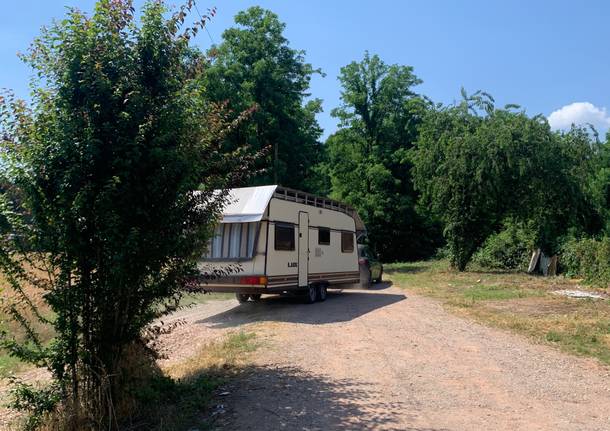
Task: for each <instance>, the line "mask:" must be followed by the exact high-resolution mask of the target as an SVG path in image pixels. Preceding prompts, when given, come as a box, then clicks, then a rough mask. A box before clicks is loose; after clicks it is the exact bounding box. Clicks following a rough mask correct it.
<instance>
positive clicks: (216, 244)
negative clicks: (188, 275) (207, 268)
mask: <svg viewBox="0 0 610 431" xmlns="http://www.w3.org/2000/svg"><path fill="white" fill-rule="evenodd" d="M257 231H258V223H256V222H254V223H221V224H219V225H218V226H216V230H215V231H214V236H213V237H212V239H210V242H209V243H208V252H207V253H206V255H205V256H204V257H205V258H208V259H251V258H252V256H253V255H254V249H255V247H256V245H255V241H256V233H257Z"/></svg>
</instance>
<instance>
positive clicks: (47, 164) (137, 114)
mask: <svg viewBox="0 0 610 431" xmlns="http://www.w3.org/2000/svg"><path fill="white" fill-rule="evenodd" d="M190 5H192V3H190V4H187V6H186V7H183V8H181V9H179V11H178V12H177V13H176V14H174V15H172V16H171V17H169V18H165V17H164V16H165V14H166V12H167V10H166V8H165V6H164V5H163V3H162V2H160V1H150V2H148V3H146V5H145V6H144V8H143V13H142V16H141V24H140V26H139V27H138V25H137V24H136V20H135V18H134V10H133V8H132V7H131V2H130V1H128V0H125V1H114V0H100V1H99V2H98V3H97V5H96V8H95V13H94V14H93V15H92V16H91V17H88V16H86V15H85V14H83V13H82V12H80V11H78V10H76V9H71V10H70V11H69V12H68V15H67V17H66V18H65V19H64V20H62V21H59V22H56V23H54V24H53V25H52V26H51V27H50V28H48V29H44V30H43V32H42V35H41V36H40V37H39V38H37V39H36V40H35V41H34V43H33V44H32V47H31V49H30V51H29V54H28V55H27V56H25V60H26V61H27V62H29V64H30V65H31V66H32V67H33V68H34V70H35V71H36V72H37V74H38V76H39V78H40V79H39V80H38V81H36V82H35V83H34V88H33V91H34V93H33V94H34V97H33V101H32V107H31V108H28V107H27V106H26V105H25V104H24V103H23V102H20V101H18V100H15V99H14V98H13V97H10V96H7V97H4V98H3V99H2V103H1V104H0V120H1V122H0V127H1V134H0V136H1V137H2V138H1V146H2V151H1V153H2V156H3V160H2V163H0V166H1V168H2V171H1V174H2V177H3V178H2V181H3V184H8V186H7V187H5V189H4V192H3V193H2V195H1V199H0V209H1V212H2V217H1V220H2V223H1V224H0V227H1V228H2V231H1V249H0V268H1V269H2V271H3V274H4V276H5V278H6V279H7V280H8V282H9V283H10V285H11V287H12V288H13V289H14V291H15V292H14V298H15V299H14V301H13V302H12V303H8V304H5V306H6V308H7V311H8V312H10V313H11V314H12V315H13V316H14V317H15V318H16V319H17V320H18V321H19V322H20V323H21V324H22V325H23V328H24V333H25V342H23V343H22V342H20V341H19V340H17V339H16V338H15V334H7V333H5V334H3V337H2V341H3V346H4V347H5V348H7V349H9V351H10V352H11V353H12V354H13V355H15V356H17V357H19V358H21V359H23V360H26V361H30V362H33V363H35V364H36V365H38V366H46V367H47V368H48V369H49V370H50V372H51V374H52V376H53V384H52V385H51V386H50V387H49V388H47V389H45V390H42V391H37V390H36V389H34V388H32V387H28V386H21V387H19V393H20V394H21V398H20V399H19V400H18V405H20V406H21V407H26V408H30V409H33V410H34V413H36V414H37V415H34V416H33V417H32V422H31V425H36V420H39V419H40V415H41V414H43V413H44V412H45V411H49V410H53V409H56V410H62V411H64V412H66V413H65V414H64V416H65V418H67V420H69V421H68V422H69V423H66V424H63V425H62V426H61V427H62V429H83V428H87V429H91V428H93V429H114V428H117V427H118V419H117V417H115V414H116V408H118V406H121V403H122V401H123V400H124V399H125V390H124V388H125V387H126V386H128V385H129V383H130V381H131V380H130V379H132V378H133V377H134V376H132V375H130V374H129V370H130V368H129V366H130V363H129V361H130V359H129V358H130V356H133V355H136V356H142V355H145V354H146V352H148V351H149V350H148V349H147V348H146V347H145V346H144V342H143V339H142V337H143V330H144V328H146V327H147V325H148V324H150V323H151V322H152V321H153V319H155V318H156V317H158V316H159V315H160V313H163V312H164V310H167V308H165V307H164V305H166V306H167V307H169V309H172V307H175V306H176V304H177V301H178V300H179V298H180V296H181V294H182V293H183V292H184V291H185V290H188V289H189V288H190V287H191V286H192V281H191V280H192V277H193V276H195V275H197V271H196V267H195V262H196V260H197V258H198V256H200V255H201V254H202V252H203V251H204V249H205V247H206V243H207V240H208V238H209V235H210V229H211V225H212V224H214V223H215V220H216V217H217V215H218V213H219V211H220V209H221V207H222V204H223V203H224V193H220V194H218V193H214V191H213V190H214V189H218V188H220V189H223V188H226V187H228V186H230V185H231V184H232V183H235V182H237V181H241V180H242V179H243V178H242V175H243V172H244V171H247V170H248V166H249V163H250V162H249V159H248V158H244V157H243V155H242V154H243V152H241V153H240V152H239V150H238V151H237V152H234V153H227V154H224V153H223V152H222V151H221V150H222V148H221V142H222V140H223V138H224V134H225V133H226V131H227V130H230V129H231V127H232V123H233V122H235V121H239V118H238V117H237V118H236V117H234V116H231V115H229V114H228V113H226V112H223V111H222V110H219V108H218V107H215V106H214V105H211V104H209V103H208V102H207V101H206V98H205V97H204V96H205V93H204V87H203V86H202V80H201V79H202V78H201V73H202V70H203V66H204V64H205V59H204V57H203V55H202V54H201V53H200V52H198V51H197V50H195V49H193V48H192V47H191V46H190V44H189V42H190V39H191V38H192V36H193V35H194V34H196V32H197V30H198V29H199V28H201V26H203V25H205V21H204V20H205V19H206V18H207V17H204V18H203V19H202V21H201V22H198V23H196V26H195V27H192V28H187V29H185V30H184V31H183V30H181V28H182V27H183V26H182V24H183V22H184V19H185V16H186V14H187V13H188V11H189V7H190ZM236 166H238V167H240V168H239V169H237V168H235V167H236ZM196 190H199V191H198V192H195V191H196ZM24 285H30V286H31V287H33V288H37V289H39V290H41V291H42V295H41V296H42V298H43V300H44V301H46V302H47V303H48V305H49V306H50V308H51V310H52V312H53V315H52V317H49V316H42V315H40V314H39V313H38V311H37V308H36V306H35V305H34V304H33V302H32V301H31V298H30V297H28V295H27V294H26V293H25V291H24ZM24 310H25V311H28V310H29V311H30V314H32V315H33V316H35V317H37V318H39V319H41V320H43V321H45V322H48V323H49V324H50V325H52V326H53V328H54V330H55V332H56V337H55V339H54V340H53V342H52V343H51V344H50V345H48V346H47V345H43V344H42V343H41V342H40V340H39V339H38V337H37V335H36V333H35V332H33V331H32V326H31V324H30V323H29V322H28V321H27V319H26V318H25V317H24V316H25V315H27V313H24V312H23V311H24ZM141 371H142V370H138V372H141Z"/></svg>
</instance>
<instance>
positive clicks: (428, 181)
mask: <svg viewBox="0 0 610 431" xmlns="http://www.w3.org/2000/svg"><path fill="white" fill-rule="evenodd" d="M463 95H464V100H463V101H462V103H460V104H458V105H454V106H448V107H442V106H440V107H437V109H434V110H431V111H429V112H428V114H427V116H426V119H425V121H424V122H423V124H422V126H421V129H420V137H419V140H418V141H417V144H416V146H415V147H414V149H413V153H412V156H413V161H414V163H415V167H414V171H413V175H414V181H415V185H416V187H417V189H418V190H419V191H420V192H421V193H422V203H423V204H424V205H427V206H429V207H430V208H431V210H432V211H433V212H434V213H435V214H437V216H438V217H439V218H440V219H441V220H442V222H443V225H444V235H445V238H446V240H447V243H448V245H449V248H450V251H451V255H452V263H453V265H454V266H455V267H456V268H458V269H459V270H464V269H465V268H466V265H467V264H468V262H469V261H470V259H471V257H472V255H473V254H474V253H475V251H476V250H477V249H478V248H479V247H480V246H481V245H482V244H483V243H484V241H485V240H486V239H487V238H488V237H489V236H490V235H491V234H492V233H494V232H497V231H498V230H499V229H500V228H501V226H502V224H503V223H504V222H505V220H507V219H508V220H513V221H515V222H517V223H519V222H522V223H526V224H527V225H528V226H529V227H531V229H532V230H533V232H534V241H535V242H536V244H538V245H539V246H540V247H542V248H543V250H544V251H545V252H547V253H554V252H556V250H557V246H558V239H559V238H560V237H561V236H562V235H564V234H565V233H566V232H567V230H568V229H569V228H571V227H575V228H579V229H582V230H587V231H591V230H595V229H598V228H599V223H598V220H599V218H598V215H597V214H596V212H595V211H594V208H593V206H592V202H591V199H590V194H589V192H588V191H587V189H586V186H584V185H585V184H586V183H587V182H588V180H587V179H588V178H589V175H590V173H591V163H590V162H589V160H590V159H591V158H592V157H594V154H595V152H596V150H595V148H593V147H592V146H591V145H589V140H588V139H584V136H583V134H582V131H581V130H573V131H572V132H571V133H569V134H567V135H560V134H554V133H552V132H551V131H550V128H549V125H548V123H547V122H546V119H544V118H543V117H533V118H529V117H527V116H526V115H525V113H523V112H516V111H514V110H513V107H511V106H509V107H507V108H505V109H496V108H495V106H494V103H493V102H494V101H493V99H492V98H491V96H489V95H487V94H486V93H482V92H477V93H475V94H474V95H472V96H470V97H469V96H467V95H466V94H465V92H463Z"/></svg>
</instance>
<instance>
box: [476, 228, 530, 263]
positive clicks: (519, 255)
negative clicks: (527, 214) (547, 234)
mask: <svg viewBox="0 0 610 431" xmlns="http://www.w3.org/2000/svg"><path fill="white" fill-rule="evenodd" d="M533 248H534V234H533V233H532V232H531V231H530V230H529V229H527V228H526V227H524V226H523V225H520V224H517V223H512V222H509V223H507V224H506V225H505V227H504V229H503V230H502V231H500V232H499V233H496V234H494V235H492V236H490V237H489V238H487V240H485V243H484V244H483V246H482V247H481V248H479V250H478V251H477V252H476V254H475V255H474V257H473V262H474V263H476V264H478V265H480V266H482V267H484V268H489V269H511V270H523V271H524V270H526V269H527V266H528V263H529V260H530V256H531V252H532V249H533Z"/></svg>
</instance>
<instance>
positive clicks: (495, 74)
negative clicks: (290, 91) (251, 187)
mask: <svg viewBox="0 0 610 431" xmlns="http://www.w3.org/2000/svg"><path fill="white" fill-rule="evenodd" d="M142 3H143V0H136V1H135V5H136V7H139V6H140V5H141V4H142ZM168 3H169V4H175V5H178V4H181V1H180V0H169V2H168ZM93 4H94V0H80V1H77V0H21V1H14V0H0V5H1V6H2V8H1V11H2V12H0V59H1V61H0V88H9V89H12V90H13V91H14V92H15V93H16V94H17V96H19V97H23V98H27V97H28V94H29V90H28V77H29V76H30V75H31V71H30V70H29V69H28V68H27V67H26V66H25V65H24V64H22V63H21V61H20V60H19V59H18V58H17V56H16V53H17V52H20V51H21V52H23V51H25V50H27V47H28V46H29V44H30V42H31V41H32V39H33V38H34V37H35V36H36V35H37V34H39V32H40V27H41V26H43V25H45V24H49V23H50V22H51V21H52V20H53V19H54V18H55V19H60V18H61V17H62V16H63V15H64V14H65V12H66V8H65V7H66V6H77V7H79V8H80V9H81V10H83V11H86V12H89V11H91V10H92V8H93ZM197 5H198V8H199V10H200V11H201V12H202V13H204V10H206V9H207V8H211V7H214V6H215V7H216V8H217V15H216V16H215V17H214V19H213V21H212V22H211V23H210V24H209V26H208V29H209V33H210V35H209V36H208V34H206V33H205V32H203V33H199V36H198V38H197V40H196V43H197V44H199V45H200V46H201V47H202V48H208V47H209V46H210V45H211V44H212V42H215V43H219V42H221V41H222V32H223V30H224V29H226V28H227V27H229V26H231V25H232V24H233V17H234V16H235V14H236V13H237V12H238V11H240V10H242V9H245V8H247V7H249V6H252V5H260V6H262V7H264V8H267V9H270V10H272V11H273V12H275V13H276V14H278V15H279V17H280V19H281V20H282V21H283V22H285V23H286V30H285V36H286V37H287V39H288V40H289V41H290V44H291V46H292V47H293V48H296V49H302V50H305V52H306V60H307V61H308V62H310V63H311V64H312V65H313V66H314V67H319V68H321V69H322V70H323V72H324V73H325V74H326V76H325V77H322V76H315V77H314V79H313V80H312V85H311V94H312V96H313V97H318V98H321V99H323V101H324V103H323V107H324V112H323V113H321V114H320V115H319V116H318V120H319V122H320V124H321V126H322V127H323V129H324V136H328V135H329V134H330V133H332V132H333V131H334V130H335V129H336V125H337V121H336V120H335V119H334V118H332V117H331V115H330V111H331V110H332V109H333V108H334V107H337V106H339V105H340V103H341V101H340V96H341V88H340V85H339V82H338V80H337V75H338V74H339V72H340V69H341V67H342V66H344V65H346V64H348V63H350V62H352V61H354V60H356V61H357V60H360V59H362V57H363V55H364V52H365V50H368V51H369V52H371V53H375V54H378V55H379V56H380V57H381V58H382V60H384V61H385V62H386V63H389V64H401V65H410V66H413V67H414V70H415V74H416V75H417V76H418V77H419V78H420V79H422V80H423V84H422V85H420V86H419V87H417V88H416V91H418V92H419V93H421V94H425V95H427V96H428V97H430V98H431V99H432V100H434V101H435V102H442V103H452V102H454V101H456V100H459V99H460V88H461V87H464V88H465V89H466V90H467V92H468V93H472V92H474V91H476V90H479V89H481V90H484V91H487V92H488V93H490V94H491V95H492V96H493V97H494V98H495V100H496V104H497V105H498V106H504V105H505V104H508V103H516V104H518V105H520V106H521V107H522V108H523V109H525V110H526V112H527V113H528V114H530V115H536V114H543V115H545V116H547V117H548V119H549V123H550V124H551V126H552V127H553V128H555V129H562V128H568V127H569V126H570V124H571V123H573V122H575V123H579V124H583V123H592V124H593V125H595V126H596V127H597V128H598V130H599V131H601V132H602V133H605V132H606V131H607V130H608V129H609V127H610V56H609V55H608V54H607V51H606V49H607V46H608V43H609V41H610V25H608V19H609V18H610V2H609V1H605V0H588V1H586V2H575V1H573V0H570V1H568V0H544V1H543V0H529V1H523V0H512V1H489V0H486V1H483V0H462V1H455V0H444V1H441V0H409V1H407V0H404V1H398V0H395V1H389V0H376V1H360V0H334V1H331V0H308V1H294V0H292V1H290V0H264V1H263V0H261V1H249V0H239V1H238V0H198V1H197Z"/></svg>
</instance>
